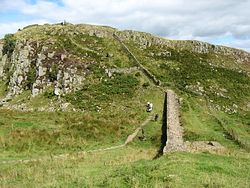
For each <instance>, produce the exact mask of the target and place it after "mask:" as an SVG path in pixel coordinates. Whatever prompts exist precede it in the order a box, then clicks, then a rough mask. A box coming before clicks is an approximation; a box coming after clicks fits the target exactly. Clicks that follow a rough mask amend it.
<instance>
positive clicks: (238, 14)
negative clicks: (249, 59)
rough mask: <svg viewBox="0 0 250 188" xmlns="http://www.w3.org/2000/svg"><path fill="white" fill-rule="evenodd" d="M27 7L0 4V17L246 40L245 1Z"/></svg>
mask: <svg viewBox="0 0 250 188" xmlns="http://www.w3.org/2000/svg"><path fill="white" fill-rule="evenodd" d="M27 2H28V1H25V0H13V1H9V0H3V2H1V4H2V5H4V6H1V7H2V8H0V12H1V11H2V12H3V11H7V10H17V11H19V12H21V13H22V14H24V15H26V16H30V17H31V18H32V19H34V20H41V19H42V20H46V21H48V22H59V21H62V20H67V21H69V22H73V23H95V24H104V25H111V26H114V27H118V28H121V29H136V30H141V31H146V32H152V33H154V34H157V35H161V36H164V37H168V38H175V39H199V40H206V41H214V40H213V39H214V38H218V37H222V38H223V37H225V36H227V35H231V36H233V37H234V38H235V42H234V43H232V45H234V44H235V45H237V44H238V43H241V42H242V44H243V43H244V44H245V41H248V40H249V38H250V11H249V9H250V0H240V1H235V0H219V1H218V0H209V1H207V0H138V1H136V0H62V3H63V4H64V6H59V5H58V4H56V3H53V1H48V0H38V1H37V3H36V4H34V5H30V4H28V3H27ZM3 7H4V9H3ZM26 22H27V21H26ZM17 24H19V23H17ZM13 28H14V27H13ZM1 30H2V26H1V24H0V31H1ZM12 32H13V31H12ZM1 33H3V32H2V31H1ZM236 41H237V42H236ZM246 43H247V42H246ZM224 44H225V43H224ZM238 46H239V45H237V46H236V47H238ZM244 48H245V49H248V50H249V48H248V47H244Z"/></svg>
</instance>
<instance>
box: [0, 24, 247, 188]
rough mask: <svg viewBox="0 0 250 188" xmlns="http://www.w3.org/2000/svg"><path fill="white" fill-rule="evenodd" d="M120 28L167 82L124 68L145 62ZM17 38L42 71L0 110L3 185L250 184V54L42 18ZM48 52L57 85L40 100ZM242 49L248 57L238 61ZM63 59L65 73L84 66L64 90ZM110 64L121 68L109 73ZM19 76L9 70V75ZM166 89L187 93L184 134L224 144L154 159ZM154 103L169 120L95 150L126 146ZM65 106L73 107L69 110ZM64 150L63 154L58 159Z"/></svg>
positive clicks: (49, 76)
mask: <svg viewBox="0 0 250 188" xmlns="http://www.w3.org/2000/svg"><path fill="white" fill-rule="evenodd" d="M114 32H115V33H117V35H118V36H119V37H120V38H121V40H122V41H123V42H124V44H125V45H127V47H128V48H129V49H130V51H131V52H132V53H133V54H134V55H135V56H136V58H137V59H138V60H139V61H140V63H141V64H142V65H143V66H144V67H145V68H146V69H147V70H149V71H150V72H151V73H152V74H153V75H154V76H155V77H156V78H157V79H159V80H160V81H161V83H162V84H161V86H155V85H154V84H153V82H152V81H151V80H150V79H149V78H148V77H146V76H145V75H144V74H143V73H142V71H140V70H133V71H130V69H124V68H131V67H133V68H134V67H135V66H137V62H135V60H134V58H133V57H132V56H131V54H129V53H128V52H127V51H126V50H125V48H124V47H123V46H122V45H121V43H120V42H119V41H118V40H116V39H115V38H114V36H113V34H114ZM15 39H16V40H17V41H25V42H24V43H25V45H30V46H31V47H32V48H33V51H32V54H33V55H31V57H30V58H31V59H32V60H33V61H32V62H33V64H32V65H31V67H32V68H33V69H32V70H33V71H29V74H28V75H29V76H31V77H29V78H30V79H28V80H27V82H29V83H27V82H26V83H25V86H24V89H23V92H22V93H21V94H19V95H17V96H15V97H13V99H12V100H11V101H10V102H9V103H8V105H5V106H4V107H1V108H0V187H37V186H38V187H249V186H250V181H249V179H250V176H249V171H250V169H249V167H250V162H249V161H250V160H249V159H250V155H249V151H250V110H249V102H250V77H249V71H250V65H249V62H246V61H245V59H246V57H245V55H246V54H247V53H246V52H243V51H240V50H236V49H230V48H224V47H218V46H215V45H210V44H206V43H202V42H197V41H172V40H165V39H161V38H158V37H155V36H152V35H150V34H146V33H140V32H130V31H118V30H116V29H114V28H110V27H100V26H90V25H72V24H66V25H60V24H57V25H48V24H47V25H43V26H38V25H33V26H29V27H26V28H24V29H23V30H21V31H18V32H17V33H16V34H15ZM199 45H200V46H199ZM197 49H198V50H197ZM199 51H202V52H199ZM224 52H225V53H224ZM39 53H44V54H46V55H47V56H48V54H54V56H53V57H51V58H48V57H47V56H46V58H45V59H43V60H42V63H43V65H44V66H45V67H46V68H48V70H50V71H47V72H46V75H44V76H43V77H42V78H45V79H44V80H50V81H52V82H51V85H50V86H48V87H46V88H45V89H44V90H43V92H42V93H40V94H39V95H37V96H35V97H31V88H30V87H27V86H32V84H33V83H34V80H35V78H36V74H37V72H39V70H37V68H36V66H34V65H35V64H34V61H35V60H36V58H37V56H38V54H39ZM242 54H244V55H242ZM241 55H242V58H241V59H244V60H242V61H241V62H240V63H239V56H241ZM248 56H249V54H248ZM248 56H247V57H248ZM0 63H1V62H0ZM61 66H65V67H64V68H65V69H64V70H63V71H65V70H67V68H72V67H75V68H76V72H77V73H84V75H85V77H84V78H85V80H84V84H81V85H79V86H77V88H76V89H74V90H72V91H71V92H68V93H65V94H63V95H61V96H60V97H59V96H56V95H55V93H54V90H53V89H54V88H53V84H54V82H55V81H56V80H57V73H58V71H59V68H60V67H61ZM5 68H6V67H5ZM111 69H112V70H116V71H117V72H115V71H114V73H112V75H111V76H110V75H108V74H107V70H111ZM63 71H62V72H63ZM119 71H120V72H119ZM11 73H12V70H11V69H9V68H8V70H7V69H6V74H7V75H6V78H7V79H8V78H10V76H11ZM8 81H9V80H5V81H1V82H0V98H4V96H5V95H6V94H7V92H8V88H7V87H8ZM67 81H68V80H67ZM6 83H7V84H6ZM60 84H62V85H63V84H65V83H60ZM9 89H10V88H9ZM166 89H172V90H174V91H175V92H176V93H177V94H178V96H179V98H180V106H181V109H180V110H181V114H180V115H181V123H182V126H183V128H184V139H185V140H186V141H218V142H219V143H220V144H222V145H223V146H224V147H225V148H226V149H225V150H223V151H222V152H213V151H210V152H200V153H199V152H197V153H189V152H175V153H169V154H166V155H164V156H162V157H160V158H157V159H155V160H153V159H154V158H155V156H156V155H157V151H158V149H159V147H160V144H161V116H162V108H163V101H164V94H165V93H164V90H166ZM147 101H150V102H153V104H154V110H153V113H152V115H154V114H155V113H158V114H159V115H160V118H159V120H158V121H150V122H149V123H148V124H147V125H146V126H145V127H144V128H143V132H144V135H143V132H142V131H140V132H139V134H138V136H137V137H136V138H135V140H134V142H132V143H130V144H129V145H127V146H125V147H121V148H118V149H114V150H107V151H103V150H102V151H96V150H97V149H102V148H103V149H104V148H107V147H111V146H117V145H120V144H123V143H124V141H125V140H126V138H127V136H128V135H130V134H132V133H133V132H134V131H135V129H136V128H138V127H139V126H140V125H141V124H142V122H144V120H145V119H147V118H148V117H149V115H151V114H149V113H147V112H146V107H145V105H146V102H147ZM66 104H67V106H69V108H68V109H67V110H64V108H63V107H62V106H63V105H66ZM16 109H18V110H16ZM143 137H144V138H143ZM82 151H85V152H86V151H89V153H85V154H80V153H79V152H82ZM90 151H92V152H90ZM59 154H63V156H64V157H61V158H55V157H53V156H58V155H59ZM40 158H41V160H34V161H30V162H27V163H25V162H17V160H19V159H27V160H30V159H40ZM7 161H12V162H10V163H6V162H7Z"/></svg>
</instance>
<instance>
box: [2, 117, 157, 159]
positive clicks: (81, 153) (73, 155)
mask: <svg viewBox="0 0 250 188" xmlns="http://www.w3.org/2000/svg"><path fill="white" fill-rule="evenodd" d="M152 117H153V116H152V115H150V116H148V118H147V119H146V120H145V121H144V122H143V123H142V124H140V126H139V127H138V128H137V129H136V130H135V131H134V132H133V133H132V134H130V135H129V136H128V137H127V139H126V141H125V142H124V143H123V144H120V145H115V146H111V147H107V148H100V149H94V150H89V151H78V152H74V153H65V154H60V155H50V156H44V157H40V158H33V159H20V160H11V161H1V162H0V164H18V163H30V162H38V161H44V160H56V159H57V160H58V159H61V160H65V159H68V158H81V157H83V156H84V155H86V154H87V153H95V152H102V151H109V150H115V149H119V148H122V147H125V146H126V145H127V144H129V143H130V142H132V141H133V140H134V139H135V138H136V136H137V135H138V133H139V131H140V130H141V129H142V128H143V127H144V126H145V125H147V124H148V123H149V121H150V120H151V119H152Z"/></svg>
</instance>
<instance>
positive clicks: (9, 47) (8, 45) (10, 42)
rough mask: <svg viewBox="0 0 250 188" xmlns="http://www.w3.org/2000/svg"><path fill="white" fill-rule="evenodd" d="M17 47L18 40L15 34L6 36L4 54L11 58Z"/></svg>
mask: <svg viewBox="0 0 250 188" xmlns="http://www.w3.org/2000/svg"><path fill="white" fill-rule="evenodd" d="M15 46H16V39H15V36H14V35H13V34H6V35H5V36H4V46H3V54H7V55H8V57H9V58H10V56H11V54H12V53H13V51H14V49H15Z"/></svg>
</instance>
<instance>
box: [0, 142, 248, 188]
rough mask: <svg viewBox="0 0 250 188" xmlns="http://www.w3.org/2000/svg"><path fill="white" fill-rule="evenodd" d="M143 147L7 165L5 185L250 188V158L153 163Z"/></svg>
mask: <svg viewBox="0 0 250 188" xmlns="http://www.w3.org/2000/svg"><path fill="white" fill-rule="evenodd" d="M153 155H154V151H153V150H152V149H149V148H147V149H143V148H141V149H140V148H139V147H126V148H123V149H119V150H115V151H109V152H100V153H94V154H88V155H85V156H84V157H83V158H73V157H72V158H71V159H68V160H47V161H41V162H33V163H29V164H17V165H1V167H0V169H1V170H0V179H1V181H0V182H1V183H0V185H1V186H18V187H20V186H21V187H23V186H24V187H33V186H35V185H43V186H45V187H61V186H63V187H65V186H66V187H227V188H228V187H249V185H250V181H249V179H250V176H249V173H248V172H249V170H250V168H249V167H250V165H249V155H248V156H224V155H215V154H209V153H201V154H192V153H173V154H169V155H166V156H164V157H161V158H160V159H157V160H152V157H153Z"/></svg>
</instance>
